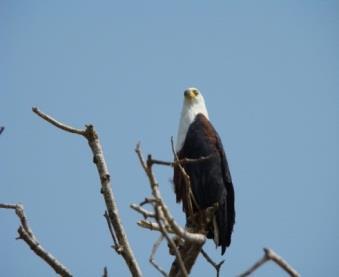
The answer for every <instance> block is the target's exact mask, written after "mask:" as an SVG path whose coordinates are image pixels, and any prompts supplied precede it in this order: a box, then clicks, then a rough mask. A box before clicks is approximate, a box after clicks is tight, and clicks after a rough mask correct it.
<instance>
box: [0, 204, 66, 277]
mask: <svg viewBox="0 0 339 277" xmlns="http://www.w3.org/2000/svg"><path fill="white" fill-rule="evenodd" d="M0 208H3V209H12V210H14V211H15V213H16V215H17V216H18V218H19V219H20V224H21V225H20V227H19V229H18V233H19V237H18V239H22V240H23V241H24V242H26V244H27V245H28V246H29V247H30V248H31V249H32V251H33V252H34V253H35V254H36V255H38V256H39V257H40V258H41V259H43V260H44V261H45V262H46V263H47V264H48V265H49V266H50V267H52V268H53V269H54V271H55V272H56V273H57V274H59V275H61V276H63V277H70V276H72V274H71V273H70V271H69V270H68V269H67V268H66V267H65V266H64V265H63V264H62V263H60V262H59V261H58V260H57V259H56V258H55V257H54V256H53V255H52V254H50V253H49V252H47V251H46V250H45V249H44V248H43V247H42V246H41V244H40V242H39V241H38V240H37V239H36V237H35V236H34V234H33V232H32V230H31V228H30V227H29V225H28V222H27V218H26V215H25V213H24V207H23V205H21V204H16V205H13V204H0Z"/></svg>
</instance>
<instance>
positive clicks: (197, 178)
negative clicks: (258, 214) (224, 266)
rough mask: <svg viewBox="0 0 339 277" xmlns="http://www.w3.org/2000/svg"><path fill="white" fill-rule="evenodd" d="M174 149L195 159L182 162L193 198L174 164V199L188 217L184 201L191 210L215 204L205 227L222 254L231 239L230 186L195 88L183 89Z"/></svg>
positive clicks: (216, 140)
mask: <svg viewBox="0 0 339 277" xmlns="http://www.w3.org/2000/svg"><path fill="white" fill-rule="evenodd" d="M175 151H176V153H177V156H178V159H179V160H181V159H184V158H187V159H194V160H195V161H196V162H186V163H182V167H183V168H184V169H185V172H186V173H187V174H188V175H189V177H190V183H191V191H192V193H193V197H194V201H192V198H191V197H188V196H187V195H188V194H187V184H186V181H185V178H184V176H183V171H182V169H180V168H179V167H178V166H175V167H174V177H173V182H174V190H175V194H176V200H177V202H180V201H182V203H183V210H184V212H185V213H186V219H187V220H188V218H189V217H190V214H189V213H190V211H189V203H188V201H192V202H193V204H192V206H193V212H194V213H195V212H197V211H202V210H205V209H207V208H208V207H212V206H216V211H215V213H214V214H213V219H212V220H211V223H210V224H209V225H208V227H207V230H205V231H206V234H207V237H208V238H210V239H214V241H215V244H216V246H221V254H222V255H223V254H224V253H225V250H226V247H228V246H229V245H230V243H231V234H232V231H233V225H234V221H235V211H234V190H233V184H232V179H231V174H230V171H229V167H228V163H227V159H226V155H225V152H224V149H223V146H222V142H221V140H220V138H219V135H218V133H217V132H216V130H215V129H214V127H213V125H212V124H211V122H210V121H209V119H208V113H207V109H206V106H205V101H204V98H203V96H202V95H201V93H200V92H199V90H197V89H196V88H188V89H186V90H185V93H184V104H183V108H182V112H181V118H180V123H179V130H178V135H177V141H176V145H175ZM200 158H201V160H199V159H200ZM192 202H191V203H192ZM216 203H217V204H216Z"/></svg>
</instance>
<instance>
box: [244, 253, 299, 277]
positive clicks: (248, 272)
mask: <svg viewBox="0 0 339 277" xmlns="http://www.w3.org/2000/svg"><path fill="white" fill-rule="evenodd" d="M270 260H271V261H273V262H275V263H276V264H277V265H278V266H280V267H281V268H282V269H283V270H284V271H286V272H287V273H288V274H289V275H290V276H291V277H299V276H300V274H299V273H298V272H297V271H296V270H295V269H294V268H293V267H291V266H290V265H289V264H288V263H287V262H286V261H285V260H284V259H283V258H282V257H280V256H279V255H278V254H277V253H275V252H274V251H273V250H272V249H269V248H264V256H263V257H262V258H260V259H259V260H258V261H257V262H256V263H255V264H254V265H253V266H251V267H250V268H249V269H248V270H246V271H245V272H244V273H242V274H240V275H239V277H246V276H250V275H251V274H252V273H253V272H254V271H256V270H257V269H258V268H259V267H261V266H262V265H263V264H264V263H266V262H268V261H270Z"/></svg>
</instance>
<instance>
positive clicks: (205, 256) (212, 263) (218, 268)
mask: <svg viewBox="0 0 339 277" xmlns="http://www.w3.org/2000/svg"><path fill="white" fill-rule="evenodd" d="M200 252H201V254H202V256H203V257H204V258H205V259H206V261H207V262H209V263H210V264H211V265H212V266H213V267H214V269H215V270H216V272H217V277H219V276H220V270H221V266H222V265H223V264H224V262H225V260H222V261H221V262H219V263H216V262H214V261H213V260H212V259H211V257H210V256H208V254H207V253H206V252H205V251H204V249H201V251H200Z"/></svg>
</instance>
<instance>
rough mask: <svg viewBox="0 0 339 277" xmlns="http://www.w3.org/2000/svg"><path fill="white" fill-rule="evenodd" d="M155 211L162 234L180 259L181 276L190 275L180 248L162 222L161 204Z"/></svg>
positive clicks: (178, 259)
mask: <svg viewBox="0 0 339 277" xmlns="http://www.w3.org/2000/svg"><path fill="white" fill-rule="evenodd" d="M155 212H156V217H155V218H156V221H157V223H158V224H159V227H160V232H161V234H162V235H163V236H164V237H165V238H166V240H167V242H168V244H169V246H170V248H171V249H172V250H173V251H174V254H175V257H176V260H177V261H178V264H179V267H180V270H181V276H184V277H188V272H187V269H186V266H185V264H184V261H183V259H182V257H181V254H180V252H179V250H178V247H177V246H176V245H175V243H174V242H173V240H172V239H171V237H170V236H169V235H168V233H167V232H166V229H165V227H164V225H163V223H162V218H163V217H162V216H161V212H160V210H159V206H158V207H155Z"/></svg>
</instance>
